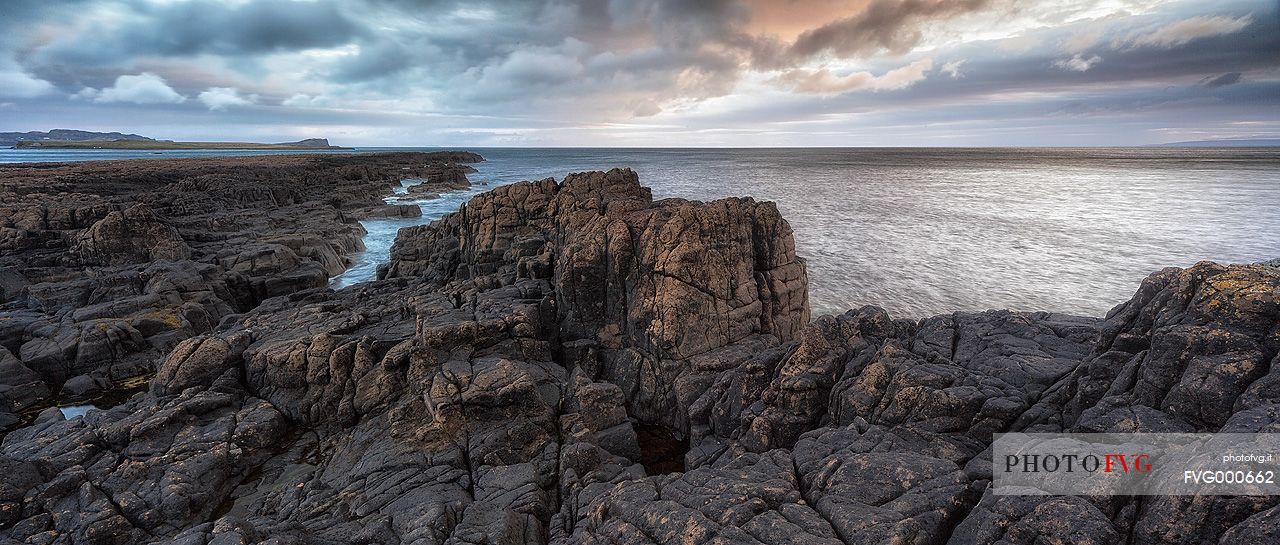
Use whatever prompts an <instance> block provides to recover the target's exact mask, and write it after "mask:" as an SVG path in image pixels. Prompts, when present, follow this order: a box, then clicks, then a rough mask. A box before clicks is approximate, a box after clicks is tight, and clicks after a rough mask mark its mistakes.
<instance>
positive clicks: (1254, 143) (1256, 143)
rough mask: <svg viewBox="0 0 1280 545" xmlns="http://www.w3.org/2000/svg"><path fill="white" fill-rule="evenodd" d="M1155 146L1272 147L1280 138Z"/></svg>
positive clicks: (1156, 146) (1219, 140) (1192, 141)
mask: <svg viewBox="0 0 1280 545" xmlns="http://www.w3.org/2000/svg"><path fill="white" fill-rule="evenodd" d="M1150 147H1153V148H1270V147H1280V138H1219V139H1217V140H1191V141H1187V142H1169V143H1165V144H1152V145H1151V146H1150Z"/></svg>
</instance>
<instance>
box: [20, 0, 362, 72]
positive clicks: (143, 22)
mask: <svg viewBox="0 0 1280 545" xmlns="http://www.w3.org/2000/svg"><path fill="white" fill-rule="evenodd" d="M132 11H133V13H131V14H130V17H129V20H128V22H125V23H123V24H120V25H106V24H101V23H100V24H97V25H94V26H92V27H90V28H89V29H87V30H86V31H85V34H87V35H88V36H95V37H96V39H83V40H82V39H76V40H70V41H67V42H55V43H53V44H51V45H50V46H49V47H47V48H45V52H46V54H47V55H48V56H49V58H50V60H68V61H73V62H74V61H93V60H114V59H117V58H119V57H128V56H133V55H148V56H193V55H199V54H206V53H208V54H215V55H231V56H236V55H251V54H257V53H268V52H273V51H282V50H300V49H308V48H314V47H330V46H335V45H341V44H345V43H348V42H350V41H351V40H352V39H354V38H356V37H358V36H361V35H363V34H364V33H365V32H367V30H366V29H365V28H363V27H362V26H361V25H360V24H358V23H356V22H354V21H352V20H351V19H350V18H349V17H348V16H347V15H346V14H344V13H343V12H342V11H341V10H339V9H338V7H337V6H336V5H335V4H333V3H329V2H293V1H291V0H257V1H255V2H250V3H245V4H239V5H237V4H227V3H225V2H220V1H214V0H194V1H188V2H175V3H167V4H161V5H151V4H142V5H138V6H134V8H133V10H132ZM104 38H105V39H104Z"/></svg>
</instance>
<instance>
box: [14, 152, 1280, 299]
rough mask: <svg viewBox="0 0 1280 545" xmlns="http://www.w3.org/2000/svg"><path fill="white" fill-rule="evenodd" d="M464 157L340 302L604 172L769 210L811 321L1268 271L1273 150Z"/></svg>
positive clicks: (386, 229)
mask: <svg viewBox="0 0 1280 545" xmlns="http://www.w3.org/2000/svg"><path fill="white" fill-rule="evenodd" d="M438 149H444V148H357V149H356V152H366V151H405V150H424V151H429V150H438ZM465 149H468V150H470V151H475V152H477V153H479V154H481V155H482V156H484V157H485V159H486V161H485V162H484V163H480V164H478V165H475V166H476V168H477V169H478V170H479V173H477V174H473V175H471V179H472V181H473V182H475V183H476V185H475V186H474V187H473V188H472V189H470V190H466V191H457V192H451V193H446V194H444V195H442V196H441V197H440V198H439V199H431V200H420V199H419V200H405V199H408V196H407V195H402V194H395V195H390V196H388V201H389V202H412V203H415V204H418V205H419V206H421V207H422V209H423V216H422V217H421V218H413V219H386V220H368V221H366V222H364V225H365V228H366V230H367V231H368V232H369V234H368V235H367V237H366V241H365V242H366V246H367V248H368V249H367V250H366V252H365V253H364V254H362V255H360V256H358V259H357V262H356V264H355V265H354V266H353V267H352V268H350V269H349V270H348V271H347V272H346V273H344V274H343V275H341V276H339V277H337V278H335V279H334V287H335V288H341V287H346V286H350V285H353V284H357V283H360V282H365V281H369V280H371V279H373V278H374V277H375V275H376V270H377V266H378V265H379V264H381V263H384V262H385V261H386V260H387V252H388V250H389V249H390V246H391V243H392V242H393V241H394V238H395V234H396V231H397V230H398V229H400V228H401V227H405V226H407V225H413V224H418V223H426V222H429V221H431V220H434V219H436V218H439V217H440V216H441V215H443V214H446V213H448V212H451V211H454V210H456V209H457V208H458V206H460V205H461V204H462V203H463V202H465V201H466V200H467V199H469V198H471V197H472V196H474V195H475V194H477V193H479V192H482V191H486V190H488V189H492V188H493V187H496V186H499V185H502V184H507V183H512V182H515V181H519V180H538V179H544V178H556V179H560V178H563V177H564V175H565V174H566V173H570V172H581V171H587V170H603V169H609V168H613V167H629V168H632V169H634V170H635V171H636V172H637V173H639V175H640V181H641V183H643V184H645V185H647V186H649V187H651V188H652V189H653V194H654V197H655V198H656V199H662V198H672V197H675V198H683V199H692V200H701V201H708V200H714V199H719V198H724V197H732V196H752V197H754V198H756V199H758V200H768V201H774V202H776V203H777V206H778V209H779V210H780V211H781V212H782V215H783V216H784V217H785V218H787V220H788V221H789V222H790V223H791V227H792V229H793V230H794V231H795V239H796V246H797V252H798V253H799V254H800V255H801V256H802V257H804V258H805V259H806V260H807V263H808V270H809V283H810V289H809V299H810V305H811V306H812V308H813V309H814V312H815V314H830V313H840V312H844V311H846V310H848V309H851V308H857V307H860V306H863V305H878V306H881V307H883V308H885V309H886V310H888V311H889V312H890V313H891V314H893V315H895V316H897V317H908V318H922V317H927V316H931V315H935V314H942V313H950V312H955V311H979V310H986V309H1000V308H1008V309H1015V310H1025V311H1051V312H1063V313H1071V314H1079V315H1087V316H1103V315H1105V314H1106V313H1107V311H1108V310H1109V309H1111V308H1112V307H1114V306H1115V305H1117V304H1119V303H1121V302H1123V301H1125V300H1127V299H1128V298H1129V297H1130V296H1132V294H1133V292H1134V291H1135V290H1136V289H1137V287H1138V285H1139V283H1140V282H1141V281H1142V279H1143V278H1145V277H1146V276H1147V275H1149V274H1151V273H1153V272H1155V271H1158V270H1160V269H1162V268H1164V267H1170V266H1176V267H1186V266H1190V265H1192V264H1194V263H1196V262H1197V261H1201V260H1213V261H1218V262H1220V263H1254V262H1259V261H1265V260H1270V259H1275V258H1280V148H1139V147H1135V148H1081V149H1075V148H976V149H961V148H901V149H898V148H802V149H781V148H768V149H760V148H750V149H721V148H713V149H707V148H698V149H652V148H645V149H638V148H596V149H591V148H549V149H537V148H465ZM276 153H292V152H281V151H275V150H272V151H235V150H209V151H201V150H180V151H162V152H156V151H132V150H0V163H12V162H33V161H39V162H48V161H92V160H104V159H133V158H152V159H154V158H165V157H175V158H176V157H203V156H237V155H269V154H276ZM313 153H324V152H313ZM348 153H349V152H348ZM403 183H404V184H406V185H407V184H412V183H414V181H412V180H410V181H406V182H403Z"/></svg>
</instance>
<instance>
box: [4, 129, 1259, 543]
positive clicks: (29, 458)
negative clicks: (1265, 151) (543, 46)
mask: <svg viewBox="0 0 1280 545" xmlns="http://www.w3.org/2000/svg"><path fill="white" fill-rule="evenodd" d="M478 159H479V158H478V156H474V155H467V154H443V155H431V156H422V155H421V154H393V155H369V156H344V157H340V158H334V157H308V158H305V159H302V158H299V159H289V160H286V161H284V163H283V164H280V163H279V162H278V161H280V160H279V159H278V158H269V159H266V158H264V159H261V160H258V159H254V160H249V159H234V160H226V159H218V160H201V161H204V163H201V162H200V161H191V162H190V163H182V164H181V165H182V166H174V165H179V163H178V162H176V161H175V162H160V161H146V162H127V163H119V164H104V163H95V164H91V165H86V166H76V167H71V166H65V165H58V166H53V167H30V166H27V167H19V168H0V180H3V182H0V187H2V189H0V208H3V210H4V211H5V212H6V217H8V218H14V219H8V220H5V221H6V223H4V224H2V230H0V233H2V234H3V236H0V244H3V246H0V248H3V249H4V251H5V254H4V255H5V256H6V257H5V258H4V259H3V260H0V278H2V279H3V286H4V292H3V293H4V300H3V301H4V303H3V304H4V306H3V307H0V312H2V314H0V344H2V345H3V346H4V351H3V352H0V358H3V361H4V364H3V365H4V369H5V371H4V373H3V375H0V376H3V377H4V380H6V381H7V382H6V383H5V385H6V386H5V387H0V393H2V395H5V396H8V397H6V398H5V399H7V400H9V401H10V403H11V406H14V405H13V404H14V403H17V404H22V403H27V402H28V401H27V400H26V398H24V397H23V395H24V394H26V393H28V392H32V391H35V390H37V389H38V388H39V385H41V384H43V385H44V386H45V387H46V388H48V389H49V391H51V392H52V391H54V390H56V389H58V388H66V381H68V380H70V379H73V378H76V377H77V376H80V375H84V374H87V375H88V376H90V377H91V378H92V377H94V376H96V375H94V373H99V375H101V376H107V377H115V376H118V375H119V376H123V375H126V374H128V373H135V372H138V371H154V372H155V373H156V374H155V377H154V379H153V380H152V381H151V383H150V388H149V391H147V392H146V393H144V394H141V395H137V396H135V397H133V398H132V399H130V400H129V401H127V402H125V403H123V404H121V405H119V406H116V407H113V408H110V409H107V410H101V411H92V412H90V413H88V414H86V415H85V416H83V417H78V418H73V419H70V420H67V419H64V418H63V417H62V414H61V413H60V412H58V411H57V410H56V409H52V410H45V411H44V412H41V413H40V414H39V416H38V417H37V418H36V419H35V420H34V422H32V423H31V424H30V425H26V426H22V427H19V428H17V429H12V431H9V432H8V434H7V435H6V436H5V437H4V440H3V443H2V444H0V467H2V468H3V471H4V473H5V474H6V476H7V478H6V479H5V480H4V482H3V484H2V485H0V543H182V544H201V545H205V544H209V545H212V544H215V543H217V544H223V543H281V544H283V543H321V544H328V543H333V544H339V543H344V544H345V543H363V544H372V543H379V544H381V543H396V544H408V543H415V544H417V543H421V544H427V543H451V544H463V543H472V544H480V543H500V544H516V543H519V544H535V543H536V544H541V543H564V544H568V543H575V544H595V543H636V544H641V543H754V544H783V543H814V544H832V545H835V544H840V543H845V544H854V543H859V544H860V543H919V544H932V543H953V544H971V543H972V544H976V543H983V544H996V543H1000V544H1032V543H1037V544H1038V543H1098V544H1104V543H1135V544H1148V543H1150V544H1154V543H1185V544H1198V543H1223V544H1226V543H1264V542H1269V541H1274V540H1275V538H1276V536H1277V535H1278V534H1280V522H1278V521H1280V498H1272V497H1227V496H1217V497H1182V496H1163V497H1147V498H1131V497H1092V498H1087V497H1032V496H995V495H993V494H992V493H991V491H990V487H989V483H990V480H991V462H990V443H991V440H992V434H993V433H998V432H1005V431H1147V432H1155V431H1210V432H1216V431H1235V432H1257V431H1275V428H1276V422H1277V420H1280V405H1278V404H1277V403H1276V394H1275V393H1274V392H1275V391H1276V383H1277V382H1278V381H1280V356H1278V355H1277V354H1278V353H1280V270H1277V269H1276V268H1275V267H1274V265H1263V264H1257V265H1230V266H1224V265H1218V264H1214V263H1207V262H1206V263H1200V264H1197V265H1196V266H1194V267H1190V268H1187V269H1176V268H1170V269H1165V270H1163V271H1160V272H1157V273H1155V274H1153V275H1152V276H1150V277H1149V278H1148V279H1147V280H1146V281H1144V282H1143V284H1142V286H1141V287H1140V288H1139V289H1138V291H1137V293H1136V294H1135V295H1134V297H1133V298H1132V299H1130V300H1129V301H1127V302H1124V303H1122V304H1120V305H1119V306H1117V307H1116V308H1115V309H1114V310H1113V311H1112V312H1111V313H1110V314H1109V315H1108V316H1107V317H1105V318H1102V319H1098V318H1087V317H1077V316H1067V315H1059V314H1052V313H1028V312H1011V311H988V312H981V313H954V314H948V315H941V316H935V317H932V318H926V319H923V320H906V319H895V318H893V317H891V316H889V315H888V314H887V313H886V312H885V311H883V310H882V309H879V308H876V307H864V308H861V309H856V310H851V311H849V312H847V313H845V314H842V315H838V316H821V317H819V318H817V319H812V320H811V317H810V312H809V306H808V300H807V276H806V271H805V263H804V260H803V259H802V258H800V257H799V256H797V255H796V252H795V244H794V240H793V239H792V233H791V229H790V227H789V225H788V224H787V222H786V220H785V219H783V218H782V217H781V215H780V214H779V213H778V211H777V209H776V208H775V207H774V206H773V204H772V203H767V202H757V201H755V200H753V199H750V198H730V199H722V200H718V201H714V202H708V203H701V202H693V201H686V200H681V199H667V200H659V201H654V200H653V198H652V196H651V194H650V192H649V190H648V189H646V188H644V187H643V186H641V185H640V182H639V180H638V178H637V176H636V175H635V173H634V172H632V171H630V170H616V169H615V170H611V171H609V172H591V173H581V174H571V175H568V176H566V177H565V179H564V180H563V181H561V182H556V181H554V180H543V181H538V182H521V183H516V184H511V185H507V186H502V187H498V188H496V189H494V190H492V191H490V192H488V193H484V194H481V195H479V196H477V197H475V198H473V199H472V200H471V201H470V202H468V203H467V204H466V205H464V206H463V207H462V208H461V209H460V210H459V211H458V212H456V213H454V214H450V215H448V216H446V217H444V218H442V219H440V220H438V221H435V222H433V223H431V224H430V225H424V226H419V227H411V228H406V229H403V230H401V232H400V234H399V236H398V237H397V239H396V242H395V245H394V246H393V248H392V252H391V260H390V262H389V263H388V264H387V265H386V266H385V267H383V268H382V269H380V271H379V274H378V280H376V281H373V282H368V283H364V284H359V285H356V286H352V287H350V288H346V289H342V290H338V291H334V290H331V289H328V288H326V287H325V284H324V281H325V280H327V278H328V277H329V276H331V275H332V274H334V271H338V270H341V267H343V265H344V264H343V259H344V258H346V257H348V256H349V255H350V253H351V252H352V251H354V248H355V247H356V246H355V244H354V242H358V241H359V234H360V230H359V224H358V223H354V222H353V219H352V218H354V217H359V216H361V215H363V216H364V217H368V216H372V215H374V214H376V213H383V212H385V210H386V209H385V208H383V207H381V206H380V204H381V200H380V199H381V196H382V195H384V194H385V193H386V192H387V191H388V186H389V184H395V183H397V182H398V180H399V178H401V177H408V176H410V175H412V176H415V177H424V178H426V179H429V180H433V181H435V182H438V183H459V180H458V179H457V176H458V175H459V174H461V175H462V176H464V178H463V179H465V172H466V168H465V166H464V165H461V163H463V162H467V161H471V160H478ZM254 161H258V162H257V163H255V162H254ZM244 165H248V166H244ZM406 169H407V170H406ZM173 171H181V172H182V174H175V173H172V172H173ZM159 172H170V173H169V174H158V173H159ZM380 211H381V212H380ZM353 241H354V242H353ZM157 309H159V311H169V312H172V315H173V317H174V318H173V319H172V320H169V321H166V320H165V318H166V317H168V316H169V315H168V314H165V315H162V316H161V317H159V318H156V317H152V316H151V315H150V314H148V313H151V314H155V313H157V312H159V311H158V310H157ZM99 324H103V325H99ZM170 326H172V327H170ZM66 331H74V332H75V334H74V335H71V334H68V333H65V332H66ZM68 339H74V340H68ZM69 347H74V348H69ZM139 347H140V348H139ZM81 353H85V354H91V355H96V356H93V357H90V356H86V357H84V358H81V357H80V354H81ZM103 373H105V375H102V374H103ZM10 377H17V378H10ZM37 405H38V404H37ZM33 406H35V405H33ZM11 412H19V411H11ZM19 424H20V423H19V422H17V421H16V420H15V421H13V422H11V423H10V424H9V426H11V427H13V426H18V425H19Z"/></svg>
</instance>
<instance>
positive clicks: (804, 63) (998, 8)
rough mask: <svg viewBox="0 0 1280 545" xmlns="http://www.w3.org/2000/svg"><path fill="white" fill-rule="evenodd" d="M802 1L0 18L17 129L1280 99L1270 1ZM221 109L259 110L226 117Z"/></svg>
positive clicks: (826, 120)
mask: <svg viewBox="0 0 1280 545" xmlns="http://www.w3.org/2000/svg"><path fill="white" fill-rule="evenodd" d="M787 2H788V5H789V6H792V7H793V8H792V9H794V10H805V9H815V8H814V7H815V6H818V7H820V8H821V9H820V10H819V11H821V10H828V9H829V10H831V11H830V12H829V13H826V12H824V13H816V14H814V15H813V16H805V17H798V18H796V19H795V20H788V21H782V22H780V23H779V24H777V25H771V26H770V25H765V26H761V25H760V24H759V23H760V21H758V20H756V19H753V17H756V16H757V15H758V14H759V13H761V12H760V11H759V10H756V11H755V12H753V8H760V7H761V6H762V5H763V0H761V1H757V0H708V1H699V2H689V1H678V0H634V1H620V0H492V1H462V0H441V1H419V0H342V1H339V0H316V1H306V2H295V1H288V0H246V1H243V2H234V3H232V2H220V1H214V0H186V1H172V2H170V1H163V2H162V1H158V0H156V1H152V0H98V1H94V2H82V3H62V2H9V1H7V0H0V11H3V12H4V13H3V15H4V16H3V17H0V77H5V76H6V75H8V79H7V80H5V81H7V82H10V83H9V85H8V90H7V92H8V93H9V95H8V97H6V96H5V93H6V86H5V85H4V83H5V81H0V103H5V104H9V106H6V108H7V109H6V115H7V116H9V117H10V119H15V117H14V115H16V114H11V113H10V112H13V111H16V110H15V108H17V107H23V106H33V105H35V104H36V103H37V102H39V103H40V104H47V105H48V107H46V108H44V109H43V110H40V111H42V112H45V114H46V115H48V113H49V112H53V111H57V105H59V104H62V105H66V104H68V103H67V99H66V97H67V96H68V95H71V94H79V95H81V99H80V101H79V102H75V103H74V111H76V112H78V113H85V112H103V113H104V115H112V113H114V115H117V116H119V117H120V119H122V120H124V121H126V122H129V121H130V120H132V119H137V118H138V117H136V116H135V115H133V114H136V113H137V112H140V111H142V110H143V108H141V107H139V106H134V105H132V104H130V103H127V102H124V101H116V102H107V101H106V100H105V99H104V100H98V98H100V97H101V96H102V95H100V94H95V93H100V92H101V91H102V90H103V89H108V88H113V87H115V86H116V84H117V82H118V81H119V78H120V77H121V76H137V75H141V74H153V75H155V77H157V78H162V79H163V81H164V83H165V84H167V85H168V86H170V87H171V88H172V89H173V90H174V91H175V92H176V93H178V94H180V95H181V96H183V97H186V99H187V100H185V101H181V102H179V101H176V99H175V101H174V102H173V103H172V104H165V105H162V106H155V108H163V109H164V110H165V111H168V112H189V113H190V115H192V116H196V117H194V118H193V119H198V120H201V121H198V122H199V123H206V124H207V123H209V122H213V121H215V120H225V122H227V123H231V122H232V121H234V122H235V123H237V124H249V123H254V122H257V123H263V124H270V123H280V124H289V123H292V124H298V125H303V124H316V125H319V124H333V125H334V126H338V125H344V126H345V125H359V124H362V123H363V124H366V125H370V126H375V125H376V126H381V125H388V124H390V125H394V124H396V123H399V122H401V121H397V120H405V121H403V123H410V122H412V123H414V124H417V125H419V126H424V125H429V126H430V127H432V128H433V129H432V130H436V129H438V130H441V131H443V130H445V129H448V130H450V131H455V132H452V133H450V134H452V135H455V136H456V135H458V134H470V133H466V131H468V130H475V131H481V132H483V131H487V130H492V131H495V132H494V134H496V133H497V131H500V130H502V129H503V128H504V127H505V128H510V129H512V130H513V131H520V130H528V131H537V130H542V129H549V128H556V129H560V128H565V129H567V128H571V127H575V126H576V127H579V128H580V127H584V126H592V125H597V126H598V125H608V124H614V123H616V124H627V123H633V122H634V123H635V124H643V123H646V122H649V120H653V121H652V123H654V124H655V125H664V126H667V127H672V126H682V125H688V126H690V127H699V128H700V129H705V130H708V131H713V130H716V129H717V128H727V127H733V128H735V129H750V128H760V130H761V131H766V130H778V131H780V132H785V131H787V130H788V129H786V128H785V127H784V126H793V127H802V126H809V124H814V126H824V127H825V126H827V125H824V124H838V123H846V124H852V123H872V122H874V123H884V124H889V123H894V122H895V120H896V122H907V121H910V122H921V123H923V122H925V121H927V120H929V119H934V120H937V121H938V122H944V121H945V122H948V123H967V121H964V120H972V121H973V122H974V123H980V122H981V121H980V120H981V119H988V120H989V121H990V123H991V124H993V125H997V124H1000V123H1004V122H1008V123H1013V122H1015V120H1019V119H1030V118H1034V117H1035V116H1041V117H1042V118H1044V119H1052V120H1054V121H1053V122H1054V123H1075V121H1074V120H1075V119H1077V118H1091V119H1092V118H1097V117H1100V116H1120V115H1129V114H1133V115H1148V114H1151V113H1152V112H1156V113H1157V114H1158V115H1162V116H1163V115H1167V114H1166V113H1160V112H1172V111H1174V110H1177V109H1181V110H1182V111H1185V112H1193V111H1194V112H1214V115H1218V116H1224V117H1227V116H1228V114H1227V113H1225V112H1235V113H1234V114H1231V116H1235V117H1241V118H1245V117H1248V116H1249V115H1254V116H1255V117H1256V116H1257V114H1256V113H1253V114H1251V113H1250V110H1253V111H1254V112H1256V111H1259V110H1265V109H1266V106H1267V104H1268V100H1269V101H1270V105H1271V106H1272V107H1274V106H1275V103H1276V102H1277V99H1275V97H1274V96H1273V97H1271V98H1270V99H1268V98H1267V96H1266V95H1265V94H1264V93H1265V92H1266V91H1268V90H1273V89H1274V82H1275V80H1277V79H1280V61H1278V60H1277V59H1280V18H1278V17H1277V14H1276V7H1277V4H1276V3H1275V2H1273V1H1271V0H1265V1H1258V0H1226V1H1224V2H1221V3H1214V4H1213V5H1211V6H1210V5H1208V4H1201V3H1195V2H1179V3H1167V4H1163V5H1156V4H1154V3H1151V2H1147V1H1146V0H1125V1H1124V2H1120V3H1118V4H1117V3H1116V2H1111V1H1105V2H1104V1H1101V0H1096V1H1095V0H1082V1H1080V2H1068V1H1066V0H1045V1H1043V2H1041V1H1036V2H1030V1H1018V0H862V1H859V2H849V3H846V4H843V5H839V4H838V3H837V2H820V1H812V0H787ZM1117 6H1119V7H1117ZM770 8H771V9H773V6H770ZM837 10H840V11H837ZM774 11H775V12H776V11H777V10H776V9H774ZM1063 21H1071V22H1063ZM1006 23H1007V24H1010V25H1013V28H1012V29H1009V28H1003V29H1002V28H996V29H994V30H995V31H994V32H988V30H992V29H988V28H986V27H981V26H977V25H982V24H989V25H991V26H992V27H997V26H999V25H1001V24H1006ZM762 28H767V29H768V30H767V31H768V32H774V31H778V32H781V34H780V35H772V34H767V33H766V30H761V29H762ZM778 29H782V30H778ZM978 35H982V36H989V35H997V36H999V35H1003V36H1005V37H1006V38H1008V39H1005V40H993V41H986V42H980V41H976V40H977V38H976V36H978ZM1015 41H1017V42H1018V43H1023V44H1026V45H1024V46H1018V47H1011V46H1010V44H1013V42H1015ZM907 76H909V77H907ZM127 81H133V80H127ZM797 82H801V83H803V85H800V84H797ZM86 87H88V88H91V89H90V90H89V91H85V88H86ZM215 90H216V91H217V92H216V93H215V92H214V91H215ZM806 91H807V92H812V93H815V94H814V95H806V94H805V92H806ZM113 93H114V94H108V95H107V96H108V97H114V96H117V95H118V94H119V93H118V92H113ZM203 93H210V94H208V95H206V96H210V97H212V96H214V95H217V96H236V97H251V96H254V95H256V96H257V97H258V99H257V100H256V101H251V100H245V101H230V102H225V104H226V105H225V106H223V107H220V108H219V110H218V111H217V112H216V113H210V112H208V111H207V110H208V108H206V107H205V106H204V105H203V104H204V101H201V100H199V99H198V97H199V96H200V95H201V94H203ZM13 97H18V98H13ZM84 97H90V98H89V99H87V100H86V99H85V98H84ZM15 100H18V101H28V102H17V103H14V102H13V101H15ZM93 100H98V101H97V102H93ZM219 104H224V103H219ZM67 108H71V106H67ZM1232 108H1235V109H1234V110H1232ZM339 110H341V115H340V114H339ZM30 111H35V110H30ZM126 112H127V113H128V114H126ZM23 115H27V114H23ZM1151 115H1156V114H1151ZM1197 115H1199V114H1197ZM1197 115H1191V114H1190V113H1186V114H1185V115H1181V116H1179V117H1182V118H1187V119H1198V117H1197ZM1205 115H1208V114H1205ZM423 116H425V117H423ZM432 116H435V117H432ZM148 119H150V118H148ZM410 120H411V121H410ZM424 120H425V121H424ZM446 120H447V121H446ZM841 120H842V121H841ZM851 120H858V121H851ZM1002 120H1005V121H1002ZM1153 124H1154V122H1153ZM237 126H239V125H237ZM779 127H782V128H779ZM31 128H33V129H34V128H47V127H39V126H37V127H31ZM210 130H212V129H210ZM672 130H674V131H675V134H677V135H679V134H680V131H679V129H672ZM481 132H478V133H476V134H480V133H481ZM593 134H594V133H593ZM793 134H804V133H803V131H793Z"/></svg>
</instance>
